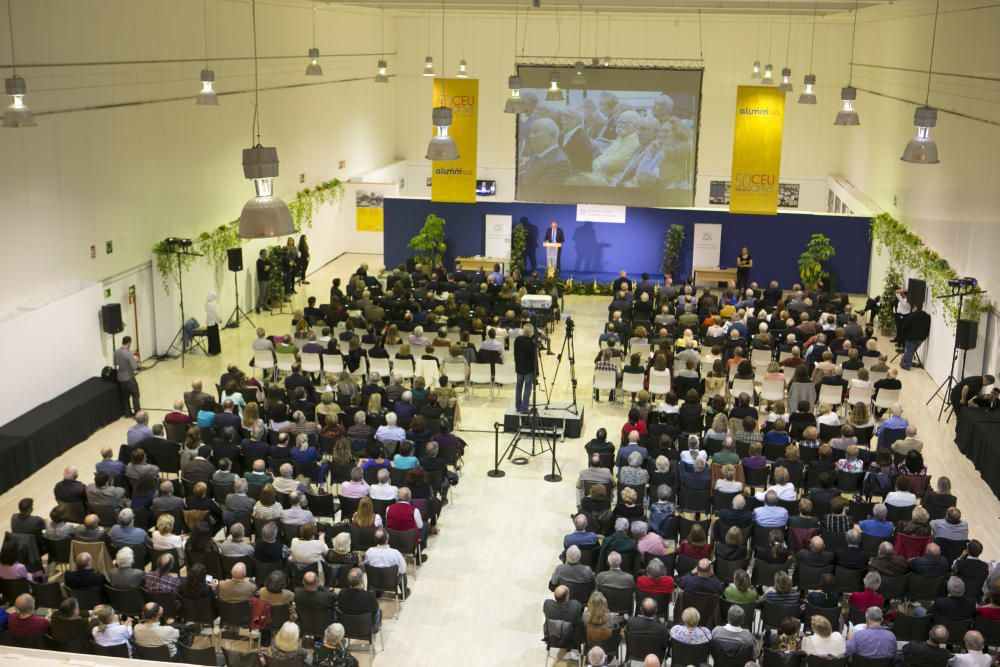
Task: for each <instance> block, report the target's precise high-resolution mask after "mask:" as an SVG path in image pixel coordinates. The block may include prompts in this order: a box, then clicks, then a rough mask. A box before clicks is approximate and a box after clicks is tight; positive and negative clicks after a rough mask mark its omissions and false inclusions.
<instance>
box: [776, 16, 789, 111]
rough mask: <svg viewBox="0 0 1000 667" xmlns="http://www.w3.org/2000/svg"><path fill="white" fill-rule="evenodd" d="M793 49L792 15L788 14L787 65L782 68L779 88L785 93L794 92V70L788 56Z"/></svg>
mask: <svg viewBox="0 0 1000 667" xmlns="http://www.w3.org/2000/svg"><path fill="white" fill-rule="evenodd" d="M791 50H792V15H791V14H789V15H788V33H787V39H786V40H785V66H784V67H782V68H781V83H780V84H778V90H780V91H781V92H783V93H790V92H792V70H791V68H790V67H789V66H788V56H789V54H790V53H791Z"/></svg>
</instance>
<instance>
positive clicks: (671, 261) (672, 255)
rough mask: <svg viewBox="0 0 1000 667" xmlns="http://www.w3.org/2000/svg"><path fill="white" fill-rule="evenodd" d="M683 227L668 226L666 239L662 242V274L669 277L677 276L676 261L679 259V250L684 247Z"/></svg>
mask: <svg viewBox="0 0 1000 667" xmlns="http://www.w3.org/2000/svg"><path fill="white" fill-rule="evenodd" d="M684 236H685V232H684V226H683V225H670V229H669V230H667V237H666V239H665V240H664V241H663V267H662V268H663V273H664V274H665V275H667V274H669V275H670V276H671V277H676V276H677V261H678V260H679V259H680V257H681V248H682V247H683V246H684Z"/></svg>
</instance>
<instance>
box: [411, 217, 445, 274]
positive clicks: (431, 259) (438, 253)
mask: <svg viewBox="0 0 1000 667" xmlns="http://www.w3.org/2000/svg"><path fill="white" fill-rule="evenodd" d="M444 225H445V220H444V218H441V217H438V216H436V215H434V214H433V213H431V214H430V215H428V216H427V218H426V219H425V220H424V226H423V227H421V228H420V233H419V234H417V235H416V236H414V237H413V238H411V239H410V242H409V243H408V244H407V247H408V248H410V249H411V250H413V251H414V253H415V254H416V255H415V257H414V259H415V260H416V261H417V262H418V263H421V264H427V265H429V266H440V264H441V257H442V255H443V254H444V250H445V243H444Z"/></svg>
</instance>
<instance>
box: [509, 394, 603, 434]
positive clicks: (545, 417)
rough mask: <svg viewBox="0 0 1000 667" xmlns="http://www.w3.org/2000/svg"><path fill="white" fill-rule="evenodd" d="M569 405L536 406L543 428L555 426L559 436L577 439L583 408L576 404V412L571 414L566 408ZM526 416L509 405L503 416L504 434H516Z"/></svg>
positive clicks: (581, 428) (581, 423) (581, 425)
mask: <svg viewBox="0 0 1000 667" xmlns="http://www.w3.org/2000/svg"><path fill="white" fill-rule="evenodd" d="M569 406H570V403H556V402H553V403H552V404H551V405H549V407H548V408H543V407H542V405H541V404H539V406H538V416H539V417H540V418H541V423H542V424H543V425H544V426H555V427H557V428H558V429H559V435H560V436H561V437H562V438H563V439H565V438H579V437H580V435H581V434H582V433H583V406H582V405H579V404H577V409H576V412H577V414H573V413H572V412H570V411H569V410H567V409H566V408H568V407H569ZM526 418H527V416H526V415H520V414H518V413H517V411H516V410H515V409H514V404H513V403H511V405H510V406H508V407H507V411H506V412H505V413H504V416H503V431H504V433H516V432H517V427H518V425H519V424H520V420H521V419H526Z"/></svg>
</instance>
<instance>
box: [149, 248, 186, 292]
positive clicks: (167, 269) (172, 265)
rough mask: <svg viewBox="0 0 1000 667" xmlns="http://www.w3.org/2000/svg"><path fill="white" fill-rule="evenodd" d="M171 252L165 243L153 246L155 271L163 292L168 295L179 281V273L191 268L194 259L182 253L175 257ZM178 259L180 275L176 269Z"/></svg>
mask: <svg viewBox="0 0 1000 667" xmlns="http://www.w3.org/2000/svg"><path fill="white" fill-rule="evenodd" d="M171 250H172V248H171V247H170V246H168V245H167V242H166V241H160V242H159V243H157V244H156V245H154V246H153V256H154V257H155V258H156V270H157V271H158V272H159V274H160V280H161V281H163V291H164V292H166V293H167V294H170V287H171V285H173V284H175V283H177V282H178V281H179V280H180V273H183V272H185V271H187V270H188V269H189V268H191V264H192V263H193V262H194V258H195V256H194V255H185V254H184V253H181V254H180V255H175V254H174V253H173V252H171ZM178 257H179V258H180V273H178V267H177V261H178Z"/></svg>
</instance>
